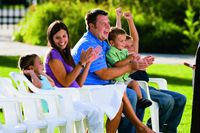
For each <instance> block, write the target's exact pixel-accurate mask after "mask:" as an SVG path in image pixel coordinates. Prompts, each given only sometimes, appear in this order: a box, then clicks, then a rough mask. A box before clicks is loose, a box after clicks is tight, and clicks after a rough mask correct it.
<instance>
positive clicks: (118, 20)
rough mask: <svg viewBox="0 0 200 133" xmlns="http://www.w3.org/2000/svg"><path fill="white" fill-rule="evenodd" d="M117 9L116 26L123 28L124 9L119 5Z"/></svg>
mask: <svg viewBox="0 0 200 133" xmlns="http://www.w3.org/2000/svg"><path fill="white" fill-rule="evenodd" d="M115 11H116V27H117V28H120V29H121V28H122V24H121V17H122V9H121V7H119V8H117V9H116V10H115Z"/></svg>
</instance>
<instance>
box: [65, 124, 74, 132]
mask: <svg viewBox="0 0 200 133" xmlns="http://www.w3.org/2000/svg"><path fill="white" fill-rule="evenodd" d="M74 127H75V125H74V122H69V121H67V127H66V131H67V133H74Z"/></svg>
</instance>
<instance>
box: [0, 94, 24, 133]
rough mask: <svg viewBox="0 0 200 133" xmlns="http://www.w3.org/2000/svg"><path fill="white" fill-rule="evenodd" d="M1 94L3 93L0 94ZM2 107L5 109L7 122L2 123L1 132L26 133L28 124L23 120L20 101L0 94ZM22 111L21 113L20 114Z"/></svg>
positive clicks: (0, 106)
mask: <svg viewBox="0 0 200 133" xmlns="http://www.w3.org/2000/svg"><path fill="white" fill-rule="evenodd" d="M0 95H1V94H0ZM0 108H2V109H3V115H4V119H5V124H3V125H2V124H1V123H0V133H25V132H26V125H25V124H23V123H21V122H22V117H21V116H22V114H21V110H20V108H18V101H16V100H15V99H12V98H6V97H4V96H2V95H1V96H0ZM19 113H20V114H19Z"/></svg>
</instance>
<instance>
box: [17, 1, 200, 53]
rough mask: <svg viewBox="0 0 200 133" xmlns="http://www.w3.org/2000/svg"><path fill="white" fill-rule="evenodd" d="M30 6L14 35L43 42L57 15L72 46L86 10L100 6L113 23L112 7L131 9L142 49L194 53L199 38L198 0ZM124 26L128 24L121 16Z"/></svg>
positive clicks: (79, 32)
mask: <svg viewBox="0 0 200 133" xmlns="http://www.w3.org/2000/svg"><path fill="white" fill-rule="evenodd" d="M39 3H40V4H38V5H37V6H30V8H29V10H28V13H27V14H26V16H25V18H24V19H23V20H22V21H21V22H20V23H19V28H18V30H17V31H16V32H15V34H14V39H15V40H17V41H22V42H25V43H29V44H33V45H46V44H47V41H46V30H47V27H48V25H49V24H50V23H51V22H53V21H54V20H56V19H59V20H62V21H64V23H65V24H66V25H67V26H68V27H69V32H70V41H71V44H72V47H73V46H74V45H75V44H76V42H77V41H78V40H79V39H80V37H81V36H82V35H83V33H84V32H85V31H86V29H85V22H84V16H85V14H86V13H87V11H89V10H91V9H94V8H101V9H104V10H106V11H108V12H109V18H110V22H111V25H112V26H114V25H115V9H116V8H117V7H119V6H120V7H122V9H123V11H131V12H132V14H133V16H134V22H135V24H136V27H137V29H138V32H139V36H140V46H141V47H140V51H141V52H154V53H155V52H156V53H174V54H175V53H187V54H194V53H195V50H196V47H197V44H198V42H199V41H200V0H178V1H175V0H168V1H166V0H156V1H155V0H151V1H150V0H134V1H132V0H95V1H94V0H76V1H70V0H43V1H41V0H40V1H39ZM122 24H123V28H124V29H125V30H126V31H127V32H128V25H127V23H126V21H125V20H122Z"/></svg>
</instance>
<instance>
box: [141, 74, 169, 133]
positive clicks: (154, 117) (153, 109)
mask: <svg viewBox="0 0 200 133" xmlns="http://www.w3.org/2000/svg"><path fill="white" fill-rule="evenodd" d="M149 82H153V83H156V84H157V85H158V88H157V89H162V90H167V81H166V80H165V79H163V78H149ZM138 83H139V85H140V86H141V87H142V88H143V89H145V91H146V93H147V98H148V99H149V100H151V102H152V105H151V106H150V114H151V123H152V130H153V131H155V132H156V133H157V132H158V133H159V106H158V103H157V102H154V101H152V99H151V96H150V93H149V86H148V83H147V82H146V81H138Z"/></svg>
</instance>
